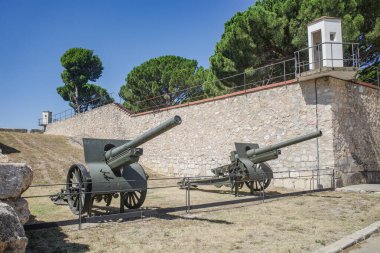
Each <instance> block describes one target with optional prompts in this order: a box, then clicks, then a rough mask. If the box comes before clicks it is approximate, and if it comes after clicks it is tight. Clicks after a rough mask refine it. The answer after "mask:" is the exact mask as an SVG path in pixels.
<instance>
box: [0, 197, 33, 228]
mask: <svg viewBox="0 0 380 253" xmlns="http://www.w3.org/2000/svg"><path fill="white" fill-rule="evenodd" d="M1 202H3V203H6V204H8V205H9V206H11V207H12V208H13V210H14V211H15V212H16V214H17V216H18V219H19V220H20V222H21V224H22V225H24V224H25V223H27V222H28V221H29V216H30V211H29V206H28V202H27V201H26V200H25V199H23V198H18V199H3V200H0V203H1Z"/></svg>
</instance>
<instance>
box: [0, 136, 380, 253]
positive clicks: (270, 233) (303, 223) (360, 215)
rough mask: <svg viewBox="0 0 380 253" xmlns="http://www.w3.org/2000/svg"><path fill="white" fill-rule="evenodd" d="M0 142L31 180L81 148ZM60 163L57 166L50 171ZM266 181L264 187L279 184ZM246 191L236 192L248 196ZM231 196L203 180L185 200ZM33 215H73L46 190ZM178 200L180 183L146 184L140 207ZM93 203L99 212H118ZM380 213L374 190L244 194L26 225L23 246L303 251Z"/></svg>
mask: <svg viewBox="0 0 380 253" xmlns="http://www.w3.org/2000/svg"><path fill="white" fill-rule="evenodd" d="M0 142H1V143H3V144H5V145H8V146H11V147H13V148H15V149H17V150H20V151H21V152H20V153H13V154H10V158H11V160H12V161H15V162H20V161H25V162H27V163H29V164H31V165H32V166H33V168H34V171H35V181H34V184H36V182H37V183H40V182H49V183H54V182H62V179H64V178H65V175H66V174H65V171H64V170H65V169H66V168H68V166H69V165H70V164H71V163H73V162H76V161H78V160H79V161H81V159H83V158H82V150H81V149H80V148H78V147H73V146H72V145H71V144H70V143H69V142H68V141H67V139H66V138H64V137H56V136H46V135H43V136H41V135H31V134H15V133H12V134H10V133H1V132H0ZM58 170H59V172H57V171H58ZM162 184H166V185H175V181H171V182H159V181H149V186H151V187H153V186H157V185H162ZM58 190H59V187H55V188H44V189H41V188H30V189H29V190H28V191H27V192H26V193H25V195H45V194H52V193H55V192H57V191H58ZM284 191H286V190H284V189H275V188H271V189H269V194H275V193H278V192H280V193H281V192H284ZM247 197H249V196H247V193H246V192H243V193H242V196H241V197H239V198H241V199H242V198H247ZM233 199H236V198H235V197H234V196H232V195H231V194H229V193H228V192H227V191H226V192H223V188H222V189H216V188H214V187H202V188H201V189H200V190H193V191H191V200H192V204H201V203H209V202H217V201H225V200H233ZM28 202H29V205H30V209H31V212H32V215H33V217H32V221H31V222H35V221H54V220H63V219H73V218H75V216H74V215H73V214H71V213H70V211H69V209H68V207H67V206H56V205H54V204H52V203H51V202H50V200H49V199H48V198H33V199H28ZM184 204H185V191H183V190H180V189H177V188H169V189H152V190H149V191H148V196H147V199H146V201H145V203H144V208H150V209H153V208H157V207H173V206H182V205H184ZM117 207H118V202H117V201H114V202H113V207H110V208H108V209H104V208H103V204H102V203H101V204H99V205H98V209H96V210H97V211H98V214H101V213H105V212H106V211H108V212H117ZM379 219H380V194H358V193H343V192H323V193H313V194H308V195H302V196H297V197H286V198H278V199H274V200H271V201H265V202H264V203H261V202H250V203H245V204H235V205H230V206H223V207H214V208H209V209H200V210H192V211H191V213H190V214H186V213H184V212H177V213H168V214H166V215H161V216H158V217H144V218H143V219H142V220H141V219H136V220H129V221H126V222H109V223H100V224H85V225H84V229H83V230H80V231H78V230H77V226H68V227H62V228H55V229H45V230H39V231H28V232H27V236H28V238H29V245H28V252H231V251H232V252H309V251H313V250H316V249H318V248H320V247H322V246H324V245H327V244H329V243H331V242H333V241H335V240H338V239H340V238H342V237H343V236H345V235H348V234H350V233H352V232H354V231H356V230H358V229H361V228H363V227H365V226H367V225H369V224H371V223H373V222H375V221H377V220H379Z"/></svg>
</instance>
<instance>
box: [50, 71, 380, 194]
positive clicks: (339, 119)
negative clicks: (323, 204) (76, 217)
mask: <svg viewBox="0 0 380 253" xmlns="http://www.w3.org/2000/svg"><path fill="white" fill-rule="evenodd" d="M379 96H380V92H379V91H378V90H377V89H376V87H374V86H371V85H365V84H355V83H352V82H346V81H342V80H338V79H335V78H328V77H324V78H318V79H314V80H309V81H305V82H297V81H296V80H293V81H291V82H287V83H282V84H273V85H268V86H265V88H262V87H259V88H254V89H252V90H249V91H247V92H244V93H237V94H230V95H228V96H224V97H219V98H215V99H212V100H208V101H197V102H196V103H193V104H192V105H189V106H177V107H176V108H171V109H168V110H164V111H161V112H159V113H144V114H141V115H129V114H128V113H126V112H125V111H123V110H122V109H120V108H119V107H118V106H116V105H115V104H109V105H106V106H103V107H100V108H97V109H94V110H93V111H90V112H86V113H83V114H80V115H78V116H76V117H74V118H71V119H67V120H65V121H60V122H55V123H53V124H49V125H48V126H47V129H46V134H56V135H66V136H71V137H75V138H80V137H94V138H115V139H132V138H134V137H136V136H138V135H139V134H141V133H143V132H144V131H147V130H148V129H150V128H152V127H154V126H156V125H158V124H159V123H161V122H162V121H164V120H166V119H167V118H169V117H172V116H174V115H179V116H181V118H182V121H183V122H182V124H181V125H180V126H178V127H176V128H174V129H172V130H170V131H169V132H167V133H165V134H163V135H161V136H158V137H157V138H155V139H153V140H152V141H150V142H148V143H146V144H144V145H143V148H144V156H143V157H142V159H141V163H142V164H143V165H144V166H147V167H149V168H150V169H152V170H155V171H157V172H159V173H162V174H165V175H175V176H202V175H210V174H211V172H210V169H212V168H214V167H218V166H221V165H225V164H227V163H228V162H229V153H230V151H232V150H234V142H256V143H258V144H259V145H260V146H264V145H269V144H273V143H276V142H279V141H283V140H286V139H289V138H293V137H296V136H298V135H302V134H306V133H310V132H314V131H316V129H317V128H318V129H320V130H322V132H323V136H322V137H320V138H319V139H318V140H317V139H313V140H309V141H307V142H303V143H300V144H297V145H294V146H290V147H286V148H283V149H282V155H280V157H279V159H277V160H274V161H270V162H268V164H269V165H270V166H271V167H272V169H273V170H274V172H275V174H274V176H275V178H284V177H290V179H281V180H276V179H275V180H274V184H275V185H277V186H285V187H291V188H300V189H305V188H309V187H311V186H312V185H311V181H310V176H311V175H313V174H314V176H315V178H317V177H316V172H315V171H314V172H311V171H312V170H315V169H316V168H317V167H318V166H319V168H320V172H319V174H320V176H319V180H318V181H316V180H313V181H312V182H314V185H313V186H314V187H316V184H317V182H318V183H319V184H320V186H322V187H330V186H331V176H327V175H324V174H330V173H331V172H332V170H333V169H336V170H338V171H339V172H340V173H338V176H339V180H338V183H339V184H341V185H342V184H350V183H356V182H359V181H360V182H361V181H368V180H370V181H371V180H372V181H376V180H378V181H380V178H378V177H377V174H376V172H368V173H366V172H365V171H379V170H380V160H379V157H380V156H379V154H380V147H379V143H380V132H379V130H380V127H379V122H380V113H379ZM358 173H359V174H358ZM300 176H301V177H302V176H306V177H305V178H301V179H300V178H299V177H300ZM352 176H353V177H354V178H357V179H355V180H352ZM297 178H298V179H297Z"/></svg>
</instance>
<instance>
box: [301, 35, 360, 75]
mask: <svg viewBox="0 0 380 253" xmlns="http://www.w3.org/2000/svg"><path fill="white" fill-rule="evenodd" d="M334 52H335V55H334ZM294 65H295V76H296V77H299V76H300V74H301V73H303V72H307V71H311V70H316V71H321V70H322V69H323V68H324V67H329V68H339V67H352V68H359V67H360V53H359V43H338V42H324V43H321V44H317V45H315V46H312V47H306V48H303V49H301V50H298V51H296V52H294Z"/></svg>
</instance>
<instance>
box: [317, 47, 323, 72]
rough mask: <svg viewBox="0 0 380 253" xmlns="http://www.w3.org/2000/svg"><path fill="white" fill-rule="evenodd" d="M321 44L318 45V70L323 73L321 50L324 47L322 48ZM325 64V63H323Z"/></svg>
mask: <svg viewBox="0 0 380 253" xmlns="http://www.w3.org/2000/svg"><path fill="white" fill-rule="evenodd" d="M320 46H321V44H317V54H318V70H319V72H321V59H320V58H321V49H322V47H320ZM322 61H323V58H322ZM322 63H323V62H322Z"/></svg>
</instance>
